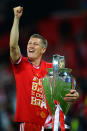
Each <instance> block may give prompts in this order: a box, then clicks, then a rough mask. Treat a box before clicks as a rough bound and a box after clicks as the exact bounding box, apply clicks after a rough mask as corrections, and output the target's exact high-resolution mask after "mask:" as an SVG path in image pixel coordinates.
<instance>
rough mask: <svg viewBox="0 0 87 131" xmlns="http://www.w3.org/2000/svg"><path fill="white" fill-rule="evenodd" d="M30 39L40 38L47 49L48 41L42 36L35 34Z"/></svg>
mask: <svg viewBox="0 0 87 131" xmlns="http://www.w3.org/2000/svg"><path fill="white" fill-rule="evenodd" d="M30 38H39V39H41V40H42V45H43V47H44V48H47V44H48V43H47V40H46V39H45V38H44V37H43V36H42V35H39V34H33V35H31V36H30Z"/></svg>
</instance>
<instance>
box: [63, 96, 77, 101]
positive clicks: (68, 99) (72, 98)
mask: <svg viewBox="0 0 87 131" xmlns="http://www.w3.org/2000/svg"><path fill="white" fill-rule="evenodd" d="M64 100H65V101H66V102H74V101H75V100H76V97H64Z"/></svg>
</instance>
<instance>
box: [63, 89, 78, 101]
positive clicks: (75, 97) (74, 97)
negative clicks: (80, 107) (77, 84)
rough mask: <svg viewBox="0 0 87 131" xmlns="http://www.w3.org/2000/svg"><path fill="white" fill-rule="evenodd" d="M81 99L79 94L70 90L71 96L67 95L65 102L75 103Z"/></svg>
mask: <svg viewBox="0 0 87 131" xmlns="http://www.w3.org/2000/svg"><path fill="white" fill-rule="evenodd" d="M78 98H79V93H78V92H77V91H76V90H73V89H72V90H70V93H69V94H66V96H65V97H64V100H65V101H66V102H74V101H76V100H77V99H78Z"/></svg>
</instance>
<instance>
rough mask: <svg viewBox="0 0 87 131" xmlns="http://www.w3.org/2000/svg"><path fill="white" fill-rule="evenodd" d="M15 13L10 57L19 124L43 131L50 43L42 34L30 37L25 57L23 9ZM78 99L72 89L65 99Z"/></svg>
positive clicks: (18, 8) (45, 113)
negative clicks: (21, 24) (45, 58)
mask: <svg viewBox="0 0 87 131" xmlns="http://www.w3.org/2000/svg"><path fill="white" fill-rule="evenodd" d="M13 10H14V22H13V26H12V29H11V34H10V56H11V61H12V67H13V71H14V75H15V79H16V88H17V105H16V114H15V121H16V122H20V123H22V124H20V130H22V129H23V130H24V131H41V128H42V126H43V125H44V123H45V121H46V118H47V116H48V115H49V110H48V106H47V103H46V98H45V94H44V90H43V87H42V82H41V78H43V77H44V76H45V75H46V74H47V70H46V69H47V68H52V64H51V63H47V62H45V61H43V60H41V58H42V55H43V54H44V53H45V51H46V48H47V40H46V39H45V38H44V37H43V36H41V35H38V34H34V35H32V36H31V37H30V39H29V41H28V45H27V56H28V57H23V56H22V55H21V51H20V48H19V45H18V40H19V21H20V18H21V16H22V13H23V7H21V6H18V7H16V8H14V9H13ZM77 98H78V93H77V92H76V90H71V91H70V93H69V94H67V96H66V97H65V100H66V101H67V102H68V101H69V102H72V101H75V100H76V99H77Z"/></svg>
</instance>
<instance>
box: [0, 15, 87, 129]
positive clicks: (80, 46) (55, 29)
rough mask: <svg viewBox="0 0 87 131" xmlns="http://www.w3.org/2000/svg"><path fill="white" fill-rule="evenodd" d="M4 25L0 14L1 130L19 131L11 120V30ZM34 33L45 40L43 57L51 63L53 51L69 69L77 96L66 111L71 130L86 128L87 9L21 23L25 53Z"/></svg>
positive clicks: (13, 93)
mask: <svg viewBox="0 0 87 131" xmlns="http://www.w3.org/2000/svg"><path fill="white" fill-rule="evenodd" d="M4 24H5V23H4V18H3V17H1V15H0V29H1V31H0V131H18V125H17V124H15V123H14V115H15V109H16V87H15V80H14V76H13V72H12V67H11V63H10V55H9V36H10V31H8V30H5V29H6V25H5V26H4ZM2 27H4V28H2ZM33 33H39V34H41V35H43V36H44V37H45V38H46V39H47V40H48V49H47V52H46V53H45V55H44V57H43V59H44V60H47V61H48V62H51V61H52V55H53V54H60V55H64V56H65V61H66V67H68V68H72V75H73V76H75V78H76V80H77V90H78V91H79V93H80V98H79V100H77V101H76V102H75V103H73V104H72V106H71V108H70V110H69V112H68V115H69V116H70V119H71V121H70V122H71V123H70V125H71V131H87V12H85V13H82V14H79V13H78V12H76V13H74V14H72V12H71V13H70V14H67V13H62V14H58V15H52V16H49V17H48V18H44V19H41V20H38V21H37V22H36V23H35V22H33V23H28V22H26V24H25V23H24V25H23V24H22V26H21V27H20V41H19V45H20V48H21V52H22V54H23V55H24V56H26V46H27V41H28V39H29V36H30V35H31V34H33Z"/></svg>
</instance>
